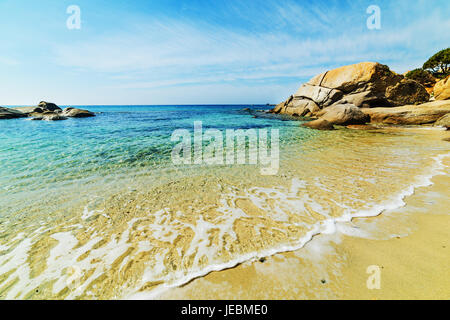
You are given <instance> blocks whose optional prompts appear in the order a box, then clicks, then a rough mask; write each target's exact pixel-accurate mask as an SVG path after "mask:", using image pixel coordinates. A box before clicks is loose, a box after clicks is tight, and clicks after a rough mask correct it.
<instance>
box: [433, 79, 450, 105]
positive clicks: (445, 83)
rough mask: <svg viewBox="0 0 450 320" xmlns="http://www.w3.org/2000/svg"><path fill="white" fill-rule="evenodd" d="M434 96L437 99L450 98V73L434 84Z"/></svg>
mask: <svg viewBox="0 0 450 320" xmlns="http://www.w3.org/2000/svg"><path fill="white" fill-rule="evenodd" d="M434 98H435V99H436V100H448V99H450V75H449V76H447V78H445V79H443V80H441V81H439V82H438V83H436V85H435V86H434Z"/></svg>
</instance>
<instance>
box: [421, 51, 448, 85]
mask: <svg viewBox="0 0 450 320" xmlns="http://www.w3.org/2000/svg"><path fill="white" fill-rule="evenodd" d="M423 68H424V69H425V70H430V72H431V73H432V74H433V76H435V77H437V78H445V77H446V76H448V75H449V74H450V48H447V49H444V50H441V51H439V52H438V53H436V54H435V55H434V56H432V57H431V58H430V59H428V61H427V62H425V63H424V65H423Z"/></svg>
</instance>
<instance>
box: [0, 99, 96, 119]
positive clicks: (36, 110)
mask: <svg viewBox="0 0 450 320" xmlns="http://www.w3.org/2000/svg"><path fill="white" fill-rule="evenodd" d="M9 110H12V111H11V112H16V113H17V115H20V116H22V117H31V120H47V121H57V120H66V119H67V118H87V117H95V114H94V113H93V112H90V111H88V110H84V109H77V108H72V107H70V108H65V109H64V111H63V110H62V109H61V108H60V107H58V106H57V105H56V104H54V103H51V102H45V101H41V102H40V103H39V105H38V106H34V107H17V108H14V109H9ZM16 117H18V116H16ZM0 119H3V118H1V115H0Z"/></svg>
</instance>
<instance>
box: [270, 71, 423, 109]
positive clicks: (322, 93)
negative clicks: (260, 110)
mask: <svg viewBox="0 0 450 320" xmlns="http://www.w3.org/2000/svg"><path fill="white" fill-rule="evenodd" d="M429 98H430V95H429V94H428V92H427V91H426V89H425V88H424V87H423V86H422V85H421V84H420V83H418V82H416V81H414V80H411V79H405V77H404V76H402V75H399V74H396V73H394V72H392V71H391V70H389V67H387V66H385V65H382V64H379V63H376V62H362V63H358V64H354V65H349V66H344V67H341V68H337V69H334V70H331V71H327V72H325V73H322V74H319V75H317V76H315V77H314V78H312V79H311V80H309V81H308V82H307V83H306V84H304V85H302V86H301V87H300V89H299V90H298V91H297V92H296V93H295V94H294V95H293V96H291V97H289V99H287V100H286V101H285V102H283V103H280V104H278V105H277V106H276V107H275V108H274V109H273V110H272V112H273V113H286V114H297V115H302V114H308V113H311V114H313V115H314V114H315V113H317V110H320V109H324V108H327V107H329V106H332V105H339V104H352V105H354V106H356V107H394V106H400V105H405V104H418V103H423V102H427V101H428V100H429ZM312 110H315V111H312Z"/></svg>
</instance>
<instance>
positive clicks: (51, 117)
mask: <svg viewBox="0 0 450 320" xmlns="http://www.w3.org/2000/svg"><path fill="white" fill-rule="evenodd" d="M35 120H38V119H35ZM42 120H45V121H59V120H67V117H64V116H63V115H61V114H59V113H54V112H53V113H52V112H48V113H44V115H43V116H42Z"/></svg>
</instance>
